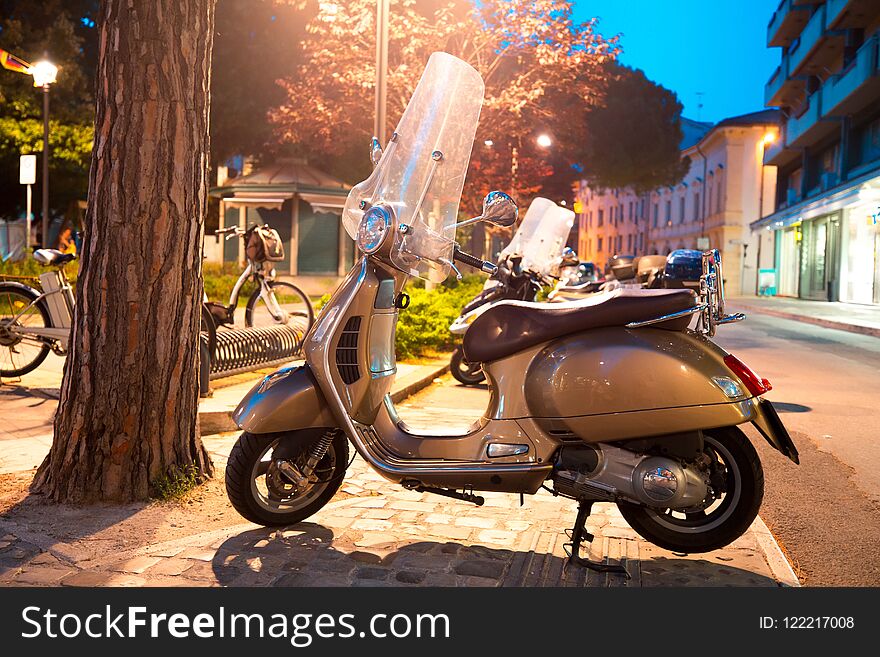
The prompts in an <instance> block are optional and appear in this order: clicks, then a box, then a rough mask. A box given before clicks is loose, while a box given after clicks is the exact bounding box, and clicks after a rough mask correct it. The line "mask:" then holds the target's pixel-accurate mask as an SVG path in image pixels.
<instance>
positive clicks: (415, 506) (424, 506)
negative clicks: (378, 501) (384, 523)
mask: <svg viewBox="0 0 880 657" xmlns="http://www.w3.org/2000/svg"><path fill="white" fill-rule="evenodd" d="M395 497H396V496H395ZM437 506H438V505H437V504H432V503H431V502H415V501H408V500H400V501H393V502H389V503H388V508H390V509H397V510H398V511H423V512H425V513H431V512H433V511H434V509H436V508H437Z"/></svg>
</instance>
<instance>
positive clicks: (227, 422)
mask: <svg viewBox="0 0 880 657" xmlns="http://www.w3.org/2000/svg"><path fill="white" fill-rule="evenodd" d="M448 371H449V363H446V364H444V365H443V366H441V367H438V368H436V369H433V370H431V372H430V373H429V374H426V375H425V376H423V377H421V378H420V379H418V380H416V381H413V382H412V383H410V384H408V385H406V386H404V387H403V388H401V389H400V390H396V391H394V392H392V393H391V401H393V402H394V403H395V404H399V403H400V402H401V401H403V400H404V399H406V398H407V397H409V396H410V395H414V394H415V393H417V392H419V391H420V390H423V389H424V388H427V387H428V386H429V385H431V383H433V381H434V379H436V378H437V377H438V376H443V375H444V374H445V373H446V372H448ZM199 430H200V431H201V434H202V435H203V436H207V435H210V434H214V433H224V432H227V431H238V425H236V424H235V422H233V420H232V411H201V410H200V411H199Z"/></svg>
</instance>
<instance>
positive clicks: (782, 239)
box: [778, 225, 802, 297]
mask: <svg viewBox="0 0 880 657" xmlns="http://www.w3.org/2000/svg"><path fill="white" fill-rule="evenodd" d="M778 235H779V294H780V295H781V296H784V297H796V296H797V295H798V275H799V271H800V242H801V238H802V233H801V227H800V225H797V226H792V227H791V228H787V229H785V230H781V231H779V233H778Z"/></svg>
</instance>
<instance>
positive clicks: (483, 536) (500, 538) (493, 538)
mask: <svg viewBox="0 0 880 657" xmlns="http://www.w3.org/2000/svg"><path fill="white" fill-rule="evenodd" d="M516 537H517V533H516V532H506V531H502V530H500V529H484V530H483V531H481V532H480V533H479V534H478V535H477V540H479V541H480V542H481V543H494V544H500V545H511V544H512V543H513V542H514V541H515V540H516Z"/></svg>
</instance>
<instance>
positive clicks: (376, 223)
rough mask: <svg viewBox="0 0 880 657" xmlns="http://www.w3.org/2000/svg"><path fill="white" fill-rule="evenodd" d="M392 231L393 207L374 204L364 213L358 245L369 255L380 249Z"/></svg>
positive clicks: (359, 228)
mask: <svg viewBox="0 0 880 657" xmlns="http://www.w3.org/2000/svg"><path fill="white" fill-rule="evenodd" d="M390 232H391V209H390V208H388V207H387V206H384V205H374V206H373V207H371V208H370V209H369V210H367V211H366V212H365V213H364V216H363V218H362V219H361V224H360V226H358V236H357V245H358V248H359V249H360V250H361V251H363V252H364V253H366V254H367V255H369V254H371V253H375V252H376V251H378V250H379V248H380V247H381V246H382V244H384V243H385V240H386V239H388V234H389V233H390Z"/></svg>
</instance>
